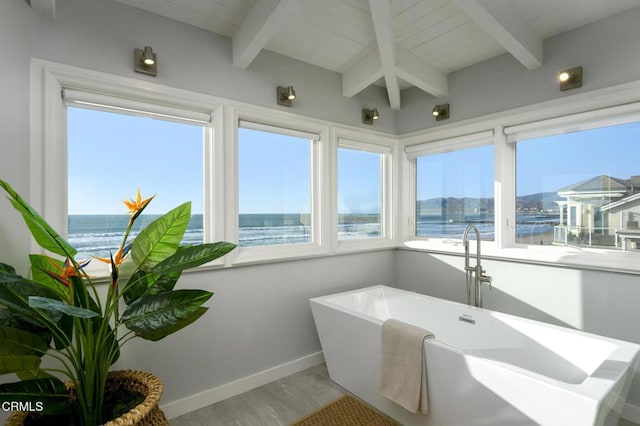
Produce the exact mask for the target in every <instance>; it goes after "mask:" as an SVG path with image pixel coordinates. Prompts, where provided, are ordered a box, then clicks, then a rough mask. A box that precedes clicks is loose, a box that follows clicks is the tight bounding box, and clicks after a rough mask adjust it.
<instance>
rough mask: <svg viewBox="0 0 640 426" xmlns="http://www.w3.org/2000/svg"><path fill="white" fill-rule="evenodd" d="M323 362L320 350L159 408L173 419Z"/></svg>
mask: <svg viewBox="0 0 640 426" xmlns="http://www.w3.org/2000/svg"><path fill="white" fill-rule="evenodd" d="M323 362H324V356H323V355H322V352H316V353H314V354H311V355H307V356H305V357H302V358H298V359H296V360H293V361H290V362H287V363H285V364H281V365H277V366H275V367H272V368H269V369H267V370H264V371H260V372H259V373H255V374H252V375H250V376H246V377H243V378H241V379H238V380H235V381H233V382H229V383H225V384H224V385H221V386H218V387H215V388H212V389H208V390H206V391H203V392H199V393H196V394H193V395H191V396H188V397H186V398H182V399H179V400H177V401H172V402H168V403H166V404H162V405H161V406H160V408H161V409H162V411H164V414H165V415H166V416H167V418H168V419H173V418H175V417H178V416H181V415H183V414H187V413H190V412H191V411H195V410H197V409H199V408H203V407H206V406H207V405H211V404H214V403H216V402H218V401H222V400H224V399H227V398H231V397H232V396H236V395H239V394H241V393H244V392H247V391H250V390H251V389H255V388H257V387H260V386H262V385H266V384H267V383H270V382H273V381H274V380H279V379H282V378H283V377H287V376H289V375H291V374H294V373H298V372H300V371H302V370H306V369H307V368H311V367H313V366H315V365H318V364H322V363H323Z"/></svg>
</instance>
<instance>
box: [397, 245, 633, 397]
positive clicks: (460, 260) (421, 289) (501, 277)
mask: <svg viewBox="0 0 640 426" xmlns="http://www.w3.org/2000/svg"><path fill="white" fill-rule="evenodd" d="M397 256H398V260H397V261H398V264H397V271H398V275H397V284H398V287H399V288H402V289H405V290H411V291H415V292H418V293H423V294H428V295H430V296H435V297H440V298H443V299H447V300H453V301H456V302H460V303H466V285H465V274H464V257H462V256H454V255H443V254H431V253H424V252H417V251H409V250H398V251H397ZM472 263H473V261H472ZM482 265H483V267H484V269H486V270H487V274H488V275H490V276H491V277H492V278H493V283H492V287H493V290H491V291H489V288H488V287H487V286H485V287H484V289H483V293H482V297H483V306H484V307H485V308H488V309H492V310H495V311H500V312H506V313H509V314H513V315H518V316H521V317H525V318H530V319H534V320H538V321H544V322H547V323H551V324H556V325H561V326H564V327H570V328H575V329H579V330H584V331H587V332H590V333H595V334H599V335H603V336H608V337H613V338H616V339H622V340H626V341H630V342H634V343H638V344H640V331H639V330H638V324H640V309H638V301H639V300H640V276H638V275H633V274H620V273H611V272H600V271H586V270H579V269H572V268H567V267H554V266H543V265H532V264H525V263H514V262H505V261H499V260H490V259H484V260H483V261H482ZM639 373H640V372H639ZM629 402H630V403H631V404H633V405H636V406H640V374H636V379H635V380H634V382H633V383H632V387H631V391H630V396H629Z"/></svg>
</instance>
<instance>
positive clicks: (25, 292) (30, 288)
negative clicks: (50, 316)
mask: <svg viewBox="0 0 640 426" xmlns="http://www.w3.org/2000/svg"><path fill="white" fill-rule="evenodd" d="M2 285H3V286H5V287H6V288H8V289H9V290H11V292H12V293H14V294H15V295H16V296H19V297H20V298H21V299H23V300H25V301H26V300H27V298H28V297H29V296H41V297H49V298H52V299H56V300H61V299H64V297H63V296H60V295H59V294H58V293H57V292H56V291H54V290H52V289H51V288H49V287H48V286H47V285H44V284H42V283H39V282H37V281H32V280H29V279H26V278H24V277H22V276H20V275H16V274H8V273H3V272H0V286H2Z"/></svg>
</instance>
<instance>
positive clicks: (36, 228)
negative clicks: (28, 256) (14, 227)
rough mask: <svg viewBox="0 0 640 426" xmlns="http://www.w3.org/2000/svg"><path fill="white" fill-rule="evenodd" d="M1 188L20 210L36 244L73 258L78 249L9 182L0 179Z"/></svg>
mask: <svg viewBox="0 0 640 426" xmlns="http://www.w3.org/2000/svg"><path fill="white" fill-rule="evenodd" d="M0 187H2V188H4V190H5V191H7V194H9V196H8V197H7V198H9V200H10V201H11V204H13V207H15V209H16V210H18V211H19V212H20V213H21V214H22V217H23V219H24V221H25V223H26V224H27V227H28V228H29V230H30V231H31V235H33V238H34V239H35V240H36V242H37V243H38V244H39V245H40V247H42V248H43V249H45V250H49V251H50V252H52V253H56V254H59V255H61V256H64V257H67V256H69V257H73V256H74V255H75V254H76V252H77V251H76V249H75V248H73V247H72V246H71V245H70V244H69V243H68V242H67V241H65V240H64V238H62V237H61V236H60V235H59V234H58V233H57V232H56V231H55V230H54V229H53V228H52V227H51V225H49V224H48V223H47V222H46V221H45V220H44V219H43V218H42V216H40V215H39V214H38V212H36V211H35V210H34V209H33V207H31V205H29V203H27V202H26V200H25V199H24V198H22V197H21V196H20V195H19V194H18V193H17V192H16V191H15V190H14V189H13V188H12V187H11V185H9V184H8V183H7V182H5V181H3V180H1V179H0Z"/></svg>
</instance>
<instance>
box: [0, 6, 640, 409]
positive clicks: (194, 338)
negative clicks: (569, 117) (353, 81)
mask: <svg viewBox="0 0 640 426" xmlns="http://www.w3.org/2000/svg"><path fill="white" fill-rule="evenodd" d="M637 22H640V8H636V9H635V10H632V11H628V12H625V13H623V14H621V15H618V16H615V17H612V18H609V19H607V20H603V21H601V22H597V23H594V24H592V25H590V26H588V27H586V28H582V29H578V30H575V31H572V32H570V33H567V34H564V35H560V36H557V37H555V38H554V39H552V40H548V41H546V42H545V66H544V67H543V68H542V69H540V70H534V71H527V70H525V69H524V67H522V66H521V65H520V64H518V63H517V62H515V61H514V60H513V59H512V58H510V57H509V56H506V55H505V56H500V57H497V58H494V59H492V60H489V61H487V62H485V63H482V64H479V65H477V66H474V67H471V68H469V69H465V70H461V71H458V72H456V73H454V74H452V75H451V76H450V78H449V85H450V95H449V97H448V98H447V99H448V100H449V101H450V102H451V108H452V119H451V121H450V122H454V121H456V120H460V119H464V118H470V117H474V116H480V115H483V114H486V113H490V112H495V111H501V110H506V109H509V108H513V107H516V106H521V105H526V104H529V103H533V102H538V101H542V100H546V99H551V98H557V97H560V96H565V95H566V94H562V93H560V92H559V91H558V90H557V85H556V83H555V73H556V72H557V71H558V70H559V69H562V68H565V67H569V66H574V65H583V66H584V67H585V86H584V88H583V89H579V90H583V91H584V90H591V89H595V88H601V87H606V86H609V85H612V84H617V83H622V82H626V81H631V80H635V79H638V78H640V54H639V53H640V42H639V41H640V26H638V25H637ZM145 44H149V45H151V46H153V48H154V49H155V50H156V51H157V52H158V55H159V67H160V68H159V76H158V77H157V78H156V79H153V78H152V77H147V76H143V75H140V74H135V73H134V72H133V71H132V69H131V67H132V64H131V62H132V59H131V57H132V54H133V53H132V50H133V49H134V48H135V47H142V46H144V45H145ZM0 52H1V53H2V60H1V61H0V93H2V101H3V102H2V103H0V136H1V137H0V178H2V179H5V180H8V181H10V182H11V183H12V184H13V185H14V186H15V187H16V189H18V191H19V192H21V193H22V194H24V195H28V192H29V187H30V185H31V184H32V182H30V181H29V176H30V173H29V146H28V140H29V98H28V93H29V61H30V58H31V57H36V58H41V59H46V60H51V61H55V62H61V63H65V64H71V65H75V66H80V67H85V68H89V69H97V70H102V71H105V72H109V73H113V74H116V75H123V76H127V77H133V78H139V79H141V80H150V81H154V82H157V83H161V84H166V85H169V86H174V87H179V88H183V89H189V90H194V91H198V92H204V93H208V94H212V95H216V96H221V97H225V98H229V99H234V100H239V101H244V102H249V103H252V104H256V105H263V106H270V107H274V108H277V107H276V106H275V102H274V97H275V94H274V93H275V87H276V85H278V84H280V85H282V84H293V85H294V86H295V87H296V91H297V92H298V95H299V99H298V100H297V101H296V104H295V105H296V106H295V107H294V108H293V109H292V111H294V112H298V113H300V114H302V115H308V116H313V117H319V118H323V119H327V120H332V121H334V122H339V123H348V124H354V125H359V126H360V125H361V124H360V109H361V108H362V107H363V106H371V105H375V106H377V107H378V108H379V109H380V112H381V115H382V119H381V120H380V123H379V124H377V125H376V128H378V129H381V130H383V131H386V132H389V133H392V134H401V133H405V132H408V131H412V130H416V129H421V128H425V127H429V126H433V125H435V121H433V119H432V118H431V117H430V116H429V111H430V110H431V108H432V106H433V104H434V103H435V100H434V99H433V98H431V97H429V96H426V95H424V94H423V93H422V92H420V91H417V90H415V89H410V90H408V91H405V92H403V109H402V110H401V111H400V112H399V113H397V114H396V113H394V112H392V111H390V110H389V109H388V107H386V105H387V101H386V94H385V92H384V90H382V89H379V88H371V89H368V90H367V91H365V92H364V93H362V94H361V95H359V96H358V97H356V98H353V99H348V98H344V97H343V96H342V95H341V79H340V76H339V75H338V74H335V73H331V72H328V71H324V70H322V69H319V68H317V67H313V66H311V65H307V64H303V63H300V62H296V61H293V60H290V59H286V58H283V57H281V56H279V55H276V54H273V53H269V52H263V53H261V54H260V55H259V56H258V58H257V59H256V61H255V62H254V63H253V64H252V65H251V66H250V67H249V69H248V70H247V71H241V70H238V69H235V68H233V67H232V65H231V44H230V40H229V39H227V38H224V37H218V36H215V35H211V34H209V33H207V32H205V31H201V30H198V29H194V28H190V27H187V26H185V25H182V24H179V23H177V22H173V21H171V20H167V19H163V18H158V17H155V16H153V15H150V14H148V13H145V12H143V11H140V10H137V9H133V8H129V7H127V6H125V5H122V4H120V3H118V2H114V1H104V0H65V1H59V2H57V16H56V18H50V17H46V16H42V15H39V14H37V13H36V12H35V11H34V10H33V9H31V8H30V7H29V6H28V4H27V3H26V1H23V0H8V1H0ZM634 52H635V53H634ZM572 93H575V91H573V92H572ZM568 94H570V93H568ZM439 102H441V100H440V101H439ZM0 218H1V220H0V260H2V261H4V262H7V263H11V264H14V265H16V266H18V267H19V269H21V270H23V271H24V270H25V268H26V256H25V253H26V252H27V251H28V249H29V235H28V233H27V232H26V230H25V227H24V225H23V224H22V222H21V219H20V218H19V217H18V215H16V214H15V213H14V212H13V210H12V209H11V207H10V206H9V205H8V203H7V202H6V200H5V199H4V197H0ZM460 267H461V259H460V258H459V257H455V256H444V255H430V254H426V253H418V252H409V251H404V250H401V251H398V252H397V254H395V253H394V252H393V251H380V252H370V253H362V254H354V255H347V256H333V257H323V258H316V259H308V260H301V261H292V262H286V263H274V264H265V265H255V266H246V267H237V268H233V269H225V270H218V271H203V272H195V273H191V274H188V275H186V276H185V277H184V280H183V281H182V285H183V286H184V287H189V288H190V287H200V286H206V287H210V288H213V290H214V291H215V292H216V296H215V297H214V298H213V299H212V300H211V302H210V304H209V305H210V306H211V308H212V309H211V311H210V312H209V313H208V314H207V316H206V317H205V318H203V319H202V320H201V321H199V322H198V323H196V324H194V325H192V326H191V327H189V328H188V329H186V330H184V331H183V332H181V333H179V334H177V335H175V336H171V337H170V338H167V339H166V340H165V341H162V342H159V343H157V344H152V343H146V342H141V343H135V344H133V345H132V346H130V347H129V348H128V350H127V351H125V353H124V354H123V359H122V364H123V365H126V366H128V367H132V368H144V369H148V370H151V371H155V372H157V373H158V374H159V375H160V376H161V377H162V379H163V380H164V381H165V383H166V385H167V386H166V394H165V398H164V402H170V401H173V400H176V399H179V398H183V397H186V396H189V395H191V394H193V393H196V392H198V391H201V390H205V389H210V388H212V387H215V386H219V385H221V384H224V383H227V382H228V381H230V380H234V379H238V378H241V377H245V376H247V375H250V374H252V373H255V372H258V371H261V370H264V369H266V368H270V367H273V366H275V365H278V364H282V363H285V362H287V361H290V360H293V359H296V358H298V357H301V356H304V355H308V354H310V353H313V352H315V351H317V350H319V344H318V341H317V337H316V335H315V329H314V327H313V324H312V320H311V315H310V311H309V308H308V303H307V299H308V298H309V297H312V296H315V295H320V294H328V293H332V292H335V291H339V290H343V289H348V288H356V287H359V286H363V285H369V284H393V283H394V282H395V281H396V280H397V281H398V283H399V285H400V286H401V287H402V288H409V289H413V290H417V291H420V292H425V293H429V294H433V295H436V296H440V297H444V298H447V299H453V300H459V301H460V300H462V299H461V298H462V297H464V292H463V291H461V290H462V286H463V285H464V284H463V276H462V275H461V272H460ZM487 269H488V271H489V273H490V274H491V275H492V276H493V277H494V283H495V289H494V291H493V292H492V293H487V296H486V304H487V307H489V308H495V309H497V310H502V311H505V312H510V313H515V314H517V315H522V316H525V317H530V318H535V319H541V320H544V321H549V322H553V323H558V324H564V325H569V326H573V327H577V328H582V329H585V330H587V331H592V332H596V333H600V334H605V335H608V336H612V337H617V338H622V339H626V340H631V341H634V342H639V343H640V336H639V335H638V332H637V331H635V330H634V326H635V325H636V324H639V323H640V322H639V320H640V318H639V317H640V313H639V311H640V310H638V308H637V300H640V285H638V284H640V283H639V282H638V277H637V276H631V275H624V274H614V273H605V272H593V271H579V270H574V269H561V268H553V267H547V266H531V265H522V264H516V263H509V262H499V261H488V262H487ZM633 391H634V393H633V395H632V399H633V402H634V403H635V404H636V405H639V406H640V392H639V391H638V390H633Z"/></svg>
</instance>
